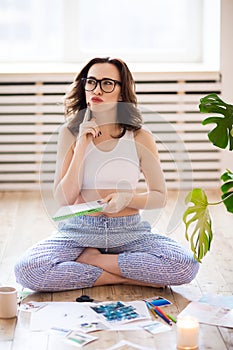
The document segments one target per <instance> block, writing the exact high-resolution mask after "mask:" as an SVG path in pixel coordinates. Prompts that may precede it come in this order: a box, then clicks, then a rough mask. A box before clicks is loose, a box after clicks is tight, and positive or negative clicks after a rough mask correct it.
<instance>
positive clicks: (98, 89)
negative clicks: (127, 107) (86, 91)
mask: <svg viewBox="0 0 233 350" xmlns="http://www.w3.org/2000/svg"><path fill="white" fill-rule="evenodd" d="M93 91H94V93H95V94H98V95H99V94H102V93H103V91H102V89H101V87H100V82H99V81H98V82H97V85H96V87H95V88H94V90H93Z"/></svg>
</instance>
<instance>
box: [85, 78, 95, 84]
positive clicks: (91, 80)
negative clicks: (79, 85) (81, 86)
mask: <svg viewBox="0 0 233 350" xmlns="http://www.w3.org/2000/svg"><path fill="white" fill-rule="evenodd" d="M87 84H89V85H95V80H93V79H87Z"/></svg>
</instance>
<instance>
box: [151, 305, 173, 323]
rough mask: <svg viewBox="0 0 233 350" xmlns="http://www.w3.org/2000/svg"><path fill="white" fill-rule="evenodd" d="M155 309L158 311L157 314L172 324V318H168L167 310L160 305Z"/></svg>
mask: <svg viewBox="0 0 233 350" xmlns="http://www.w3.org/2000/svg"><path fill="white" fill-rule="evenodd" d="M154 311H155V312H156V314H157V315H158V316H159V317H161V318H162V319H163V320H164V321H165V322H167V323H168V324H170V325H171V324H172V322H171V320H170V319H169V318H168V316H167V315H166V314H165V312H163V311H162V310H161V309H160V308H159V307H158V306H155V307H154Z"/></svg>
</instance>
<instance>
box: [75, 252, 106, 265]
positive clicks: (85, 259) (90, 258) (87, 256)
mask: <svg viewBox="0 0 233 350" xmlns="http://www.w3.org/2000/svg"><path fill="white" fill-rule="evenodd" d="M99 255H101V253H100V251H99V250H98V249H96V248H86V249H84V251H83V252H82V253H81V254H80V255H79V257H78V259H76V261H77V262H80V263H82V264H89V265H94V264H93V263H94V260H95V259H96V257H98V256H99Z"/></svg>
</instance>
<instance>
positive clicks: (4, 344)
mask: <svg viewBox="0 0 233 350" xmlns="http://www.w3.org/2000/svg"><path fill="white" fill-rule="evenodd" d="M207 193H208V196H209V200H211V202H214V201H217V200H219V193H218V192H215V191H209V192H207ZM185 194H186V192H184V193H182V192H180V193H178V192H175V191H169V197H168V204H167V206H166V208H165V210H163V211H144V212H142V215H143V217H144V218H145V219H147V220H149V221H150V223H151V224H152V225H153V226H154V227H155V228H156V229H158V230H159V231H161V232H163V233H165V234H168V235H170V236H171V237H173V238H175V239H177V240H179V241H180V242H181V243H183V244H185V245H188V243H187V242H186V240H185V238H184V226H183V224H182V221H181V220H182V213H183V211H184V205H183V199H184V196H185ZM46 203H49V202H46V201H45V204H46ZM49 205H50V207H51V203H49ZM50 207H49V211H50ZM211 215H212V218H213V223H214V240H213V243H212V247H211V252H210V253H208V255H207V256H206V257H205V258H204V260H203V263H202V264H201V267H200V271H199V273H198V276H197V277H196V279H195V280H194V281H193V282H192V283H190V284H188V285H183V286H176V287H175V286H174V287H169V288H165V289H155V288H150V287H139V286H125V285H117V286H111V285H110V286H101V287H95V288H86V289H83V290H74V291H69V292H67V291H64V292H59V293H33V294H32V295H30V296H29V297H28V298H27V299H26V300H25V301H29V300H35V301H75V299H76V298H77V297H78V296H80V295H82V294H88V295H89V296H90V297H92V298H94V299H95V300H99V301H107V300H123V301H131V300H142V299H144V298H148V297H152V296H155V295H162V296H165V297H167V298H168V299H169V300H171V301H172V302H173V304H172V305H171V306H169V313H171V314H173V315H174V316H176V315H177V314H178V313H179V312H180V311H181V310H182V309H183V308H184V307H186V306H187V305H188V303H189V301H190V300H198V299H199V298H200V297H201V296H202V295H203V294H205V293H212V294H213V293H217V294H224V295H232V294H233V215H231V214H229V213H227V212H226V210H225V207H224V206H223V205H220V206H216V207H212V208H211ZM0 222H1V230H0V285H12V286H16V287H17V288H18V289H20V286H19V285H17V283H16V282H15V276H14V271H13V267H14V264H15V261H16V259H17V257H18V256H19V255H20V254H21V253H23V251H25V249H27V248H28V247H30V246H31V245H32V244H34V243H36V242H37V241H39V240H40V239H43V238H45V237H47V236H48V235H49V234H50V233H51V231H53V230H55V229H56V226H55V225H54V223H53V222H52V221H51V219H50V218H49V215H48V214H47V211H46V205H44V203H43V201H42V200H41V194H40V193H39V192H0ZM29 316H30V315H29V314H26V313H22V314H19V316H18V318H17V319H12V320H0V349H1V350H22V349H23V350H31V349H33V350H62V349H60V348H59V346H60V345H59V344H56V343H54V340H53V339H52V338H51V337H49V336H48V335H47V334H44V333H41V332H30V330H29V323H30V319H29ZM98 337H99V340H98V341H95V342H93V343H90V344H88V345H87V346H85V349H87V350H91V349H95V350H101V349H108V348H109V347H111V346H112V345H114V344H116V343H117V342H118V341H120V340H121V339H127V340H129V341H131V342H133V343H136V344H140V345H142V346H147V347H149V348H150V349H159V350H165V349H166V350H173V349H176V334H175V327H172V331H171V332H166V333H160V334H158V335H156V336H152V335H150V334H149V333H146V332H145V331H137V332H135V331H127V332H111V333H110V332H104V331H101V332H98ZM67 349H68V348H67ZM199 349H200V350H204V349H210V350H211V349H213V350H225V349H228V350H230V349H233V331H232V329H227V328H221V327H213V326H209V325H204V324H202V325H201V332H200V347H199Z"/></svg>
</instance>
